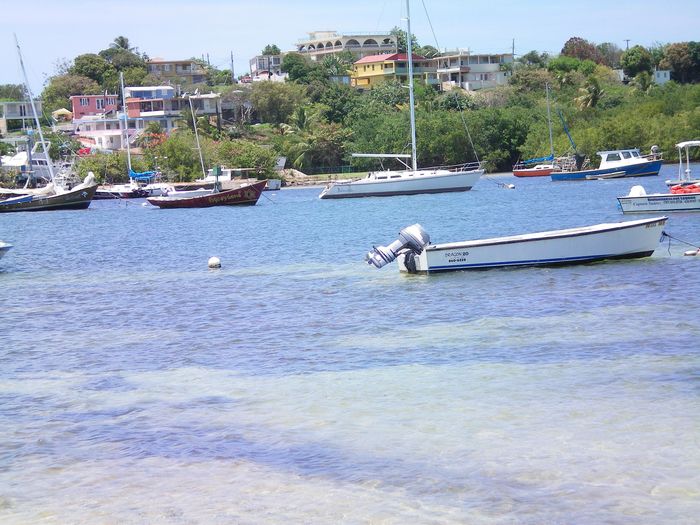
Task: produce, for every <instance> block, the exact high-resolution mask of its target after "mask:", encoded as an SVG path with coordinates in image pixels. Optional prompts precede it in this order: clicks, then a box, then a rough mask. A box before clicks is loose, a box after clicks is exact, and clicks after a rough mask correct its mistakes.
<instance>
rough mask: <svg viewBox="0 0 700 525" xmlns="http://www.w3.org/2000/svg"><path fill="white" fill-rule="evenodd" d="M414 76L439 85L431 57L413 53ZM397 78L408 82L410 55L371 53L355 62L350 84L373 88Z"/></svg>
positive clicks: (422, 80) (433, 84)
mask: <svg viewBox="0 0 700 525" xmlns="http://www.w3.org/2000/svg"><path fill="white" fill-rule="evenodd" d="M413 78H414V79H415V80H418V81H421V82H424V83H425V84H428V85H431V86H437V84H438V79H437V73H436V70H435V64H434V63H433V61H432V60H431V59H429V58H424V57H421V56H418V55H413ZM392 80H396V81H398V82H403V83H407V82H408V55H407V54H406V53H392V54H383V55H370V56H366V57H364V58H361V59H360V60H358V61H357V62H355V63H354V64H353V67H352V76H351V78H350V85H352V86H354V87H356V88H363V89H371V88H373V87H375V86H377V85H379V84H381V83H384V82H389V81H392Z"/></svg>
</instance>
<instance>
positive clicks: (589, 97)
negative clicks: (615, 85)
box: [576, 76, 605, 109]
mask: <svg viewBox="0 0 700 525" xmlns="http://www.w3.org/2000/svg"><path fill="white" fill-rule="evenodd" d="M579 92H580V93H581V96H579V97H576V103H577V104H578V107H579V108H580V109H585V108H594V107H596V106H597V105H598V102H600V99H601V98H603V96H604V95H605V90H604V89H603V88H601V87H600V82H599V81H598V79H597V78H596V77H593V76H591V77H588V79H587V80H586V85H585V86H584V87H582V88H579Z"/></svg>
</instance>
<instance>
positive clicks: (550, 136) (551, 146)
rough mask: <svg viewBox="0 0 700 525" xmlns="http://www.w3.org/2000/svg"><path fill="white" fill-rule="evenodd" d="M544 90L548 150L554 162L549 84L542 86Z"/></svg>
mask: <svg viewBox="0 0 700 525" xmlns="http://www.w3.org/2000/svg"><path fill="white" fill-rule="evenodd" d="M544 89H545V92H546V93H547V123H548V124H549V150H550V152H551V154H552V160H554V141H553V140H552V111H551V110H550V108H549V83H547V84H545V85H544Z"/></svg>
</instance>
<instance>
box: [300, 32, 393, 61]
mask: <svg viewBox="0 0 700 525" xmlns="http://www.w3.org/2000/svg"><path fill="white" fill-rule="evenodd" d="M343 51H350V52H351V53H352V54H353V56H354V57H355V60H358V59H360V58H363V57H366V56H368V55H378V54H382V53H396V39H395V37H394V36H393V35H392V34H391V33H381V32H374V33H351V34H340V33H338V32H337V31H313V32H311V33H309V38H304V39H301V40H299V41H297V53H301V54H302V55H305V56H308V57H309V58H310V59H311V60H319V59H323V57H324V56H327V55H333V54H337V53H341V52H343Z"/></svg>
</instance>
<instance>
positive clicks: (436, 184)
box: [319, 169, 484, 199]
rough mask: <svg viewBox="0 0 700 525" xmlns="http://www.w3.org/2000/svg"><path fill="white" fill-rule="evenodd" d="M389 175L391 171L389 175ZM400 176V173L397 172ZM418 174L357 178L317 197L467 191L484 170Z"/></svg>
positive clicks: (332, 197)
mask: <svg viewBox="0 0 700 525" xmlns="http://www.w3.org/2000/svg"><path fill="white" fill-rule="evenodd" d="M389 173H391V172H389ZM400 173H402V172H400ZM418 173H420V175H418V174H417V175H415V176H413V175H406V174H405V173H404V174H401V175H398V176H394V177H395V179H394V180H392V179H391V178H389V177H391V176H392V175H388V174H387V175H383V174H381V173H379V174H374V175H375V176H378V177H383V176H386V177H387V178H386V179H381V178H375V179H369V178H368V179H360V180H357V181H352V182H336V183H333V184H329V185H328V186H327V187H326V188H325V189H324V190H323V192H322V193H321V195H319V198H321V199H349V198H358V197H392V196H396V195H417V194H421V193H448V192H458V191H469V190H471V189H472V187H473V186H474V184H476V182H477V181H478V180H479V177H481V175H483V173H484V171H483V170H481V169H479V170H473V171H468V172H444V173H439V172H437V171H435V172H428V171H424V172H418Z"/></svg>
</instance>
